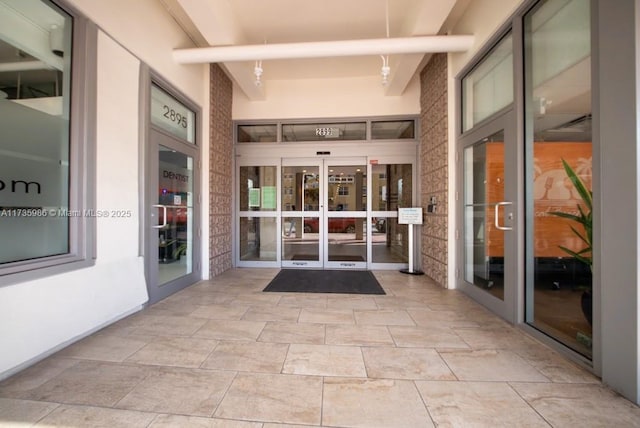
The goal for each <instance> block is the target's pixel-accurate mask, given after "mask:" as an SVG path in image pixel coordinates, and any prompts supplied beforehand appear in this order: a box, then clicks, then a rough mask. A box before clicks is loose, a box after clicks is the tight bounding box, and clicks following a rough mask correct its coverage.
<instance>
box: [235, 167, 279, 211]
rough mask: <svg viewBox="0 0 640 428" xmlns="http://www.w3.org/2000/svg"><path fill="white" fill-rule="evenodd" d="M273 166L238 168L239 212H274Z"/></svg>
mask: <svg viewBox="0 0 640 428" xmlns="http://www.w3.org/2000/svg"><path fill="white" fill-rule="evenodd" d="M276 174H277V168H276V167H275V166H242V167H240V211H275V210H276V208H277V205H276V196H277V192H276V191H277V187H276V186H277V180H276V178H277V177H276Z"/></svg>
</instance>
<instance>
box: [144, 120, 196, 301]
mask: <svg viewBox="0 0 640 428" xmlns="http://www.w3.org/2000/svg"><path fill="white" fill-rule="evenodd" d="M160 146H164V147H167V148H170V149H173V150H176V151H177V152H179V153H182V154H184V155H187V156H190V157H191V158H192V159H193V189H192V193H193V209H192V216H193V222H192V224H193V226H192V228H193V230H192V231H191V233H192V235H191V236H192V240H191V242H192V245H191V248H190V250H191V251H190V252H189V251H188V252H187V257H191V262H192V270H191V273H188V274H186V275H183V276H181V277H179V278H176V279H174V280H172V281H169V282H167V283H165V284H160V283H159V277H158V266H159V265H158V248H159V234H158V233H156V229H154V228H153V226H154V225H156V223H157V222H158V217H159V216H158V208H156V207H154V205H156V204H157V203H158V200H157V199H158V188H159V175H158V173H157V171H158V170H159V148H160ZM199 164H200V159H199V150H198V149H197V148H196V147H189V146H188V145H187V144H186V143H184V142H182V141H180V140H178V139H176V138H174V137H172V136H170V135H168V134H166V133H164V132H162V131H159V130H157V129H155V128H154V129H151V131H150V132H149V144H148V153H147V165H148V167H149V169H148V170H147V171H148V172H149V174H148V175H147V178H148V179H147V188H146V197H145V200H146V210H145V212H146V216H145V217H146V219H147V221H146V222H145V224H146V228H147V234H146V236H147V238H146V248H145V254H146V257H145V275H146V278H147V291H148V293H149V303H150V304H153V303H155V302H158V301H160V300H162V299H164V298H165V297H168V296H170V295H172V294H173V293H175V292H177V291H179V290H182V289H183V288H185V287H187V286H189V285H191V284H194V283H195V282H197V281H198V280H200V279H201V278H202V272H201V263H200V260H201V253H200V248H201V239H200V235H201V232H200V197H199V195H200V168H199Z"/></svg>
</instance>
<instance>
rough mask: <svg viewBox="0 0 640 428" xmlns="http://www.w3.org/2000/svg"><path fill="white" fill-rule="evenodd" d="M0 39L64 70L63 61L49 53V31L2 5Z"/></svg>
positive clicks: (0, 7) (0, 4) (0, 11)
mask: <svg viewBox="0 0 640 428" xmlns="http://www.w3.org/2000/svg"><path fill="white" fill-rule="evenodd" d="M0 39H2V40H4V41H5V42H7V43H8V44H10V45H12V46H15V47H16V48H17V49H20V50H21V51H23V52H25V53H27V54H29V55H31V56H33V57H35V58H37V59H39V60H41V61H43V62H45V63H47V64H49V65H50V66H51V67H53V68H56V69H58V70H62V69H63V68H64V61H63V59H62V58H60V57H59V56H57V55H56V54H54V53H53V52H52V51H51V46H50V44H49V31H47V30H45V29H43V28H42V27H40V26H38V25H36V24H35V23H33V22H32V21H29V20H27V19H26V18H25V17H24V15H22V14H20V13H19V12H17V11H16V10H15V9H13V8H11V7H9V6H8V5H6V4H4V3H0Z"/></svg>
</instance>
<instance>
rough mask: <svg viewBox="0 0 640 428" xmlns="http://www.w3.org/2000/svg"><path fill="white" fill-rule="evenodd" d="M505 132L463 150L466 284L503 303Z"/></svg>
mask: <svg viewBox="0 0 640 428" xmlns="http://www.w3.org/2000/svg"><path fill="white" fill-rule="evenodd" d="M504 199H505V191H504V132H503V131H499V132H497V133H495V134H493V135H491V136H490V137H487V138H483V139H482V140H481V141H479V142H478V143H476V144H474V145H471V146H468V147H466V148H465V150H464V236H465V259H464V260H465V271H464V272H465V273H464V279H465V281H466V282H468V283H470V284H473V285H474V286H476V287H478V288H480V289H482V290H485V291H486V292H487V293H489V294H491V295H493V296H494V297H496V298H498V299H500V300H504V231H505V230H509V229H508V227H507V226H504V224H505V218H504V212H505V210H504V207H505V206H508V205H509V204H510V203H509V202H505V201H504Z"/></svg>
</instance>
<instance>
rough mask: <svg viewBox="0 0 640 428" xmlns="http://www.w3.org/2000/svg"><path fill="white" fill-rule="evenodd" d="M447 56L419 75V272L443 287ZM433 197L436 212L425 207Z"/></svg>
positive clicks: (435, 59) (437, 58)
mask: <svg viewBox="0 0 640 428" xmlns="http://www.w3.org/2000/svg"><path fill="white" fill-rule="evenodd" d="M448 120H449V118H448V115H447V55H446V54H436V55H433V56H432V57H431V60H430V61H429V63H428V64H427V65H426V66H425V68H424V69H423V70H422V72H421V73H420V125H421V126H420V129H421V135H420V163H421V176H420V181H421V185H422V186H421V188H422V192H421V200H422V208H423V211H424V212H425V222H424V225H423V226H422V249H421V252H422V269H423V270H424V272H425V273H426V274H427V275H429V276H430V277H431V278H432V279H434V280H435V281H436V282H437V283H438V284H440V285H442V286H443V287H446V286H447V215H448V206H447V192H448V190H449V189H448V184H447V183H448V181H447V180H448V173H449V171H448V169H449V168H448V157H447V156H448V144H449V140H448V126H449V124H448ZM432 196H435V198H436V203H437V205H436V212H435V213H427V204H428V203H429V200H430V199H431V197H432Z"/></svg>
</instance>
